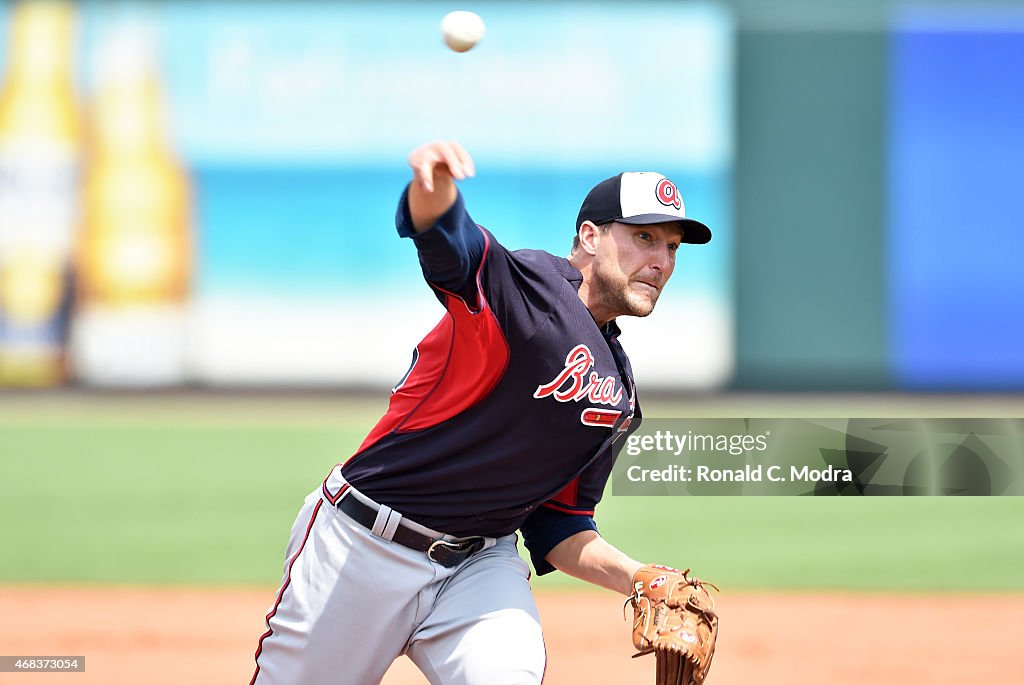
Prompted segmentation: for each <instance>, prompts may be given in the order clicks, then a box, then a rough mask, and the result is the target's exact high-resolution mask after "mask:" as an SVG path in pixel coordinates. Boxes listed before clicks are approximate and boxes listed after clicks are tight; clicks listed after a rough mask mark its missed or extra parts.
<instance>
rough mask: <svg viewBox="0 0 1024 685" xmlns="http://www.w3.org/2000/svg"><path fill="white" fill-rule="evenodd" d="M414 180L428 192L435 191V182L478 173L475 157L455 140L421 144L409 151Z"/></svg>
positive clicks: (457, 178) (443, 181)
mask: <svg viewBox="0 0 1024 685" xmlns="http://www.w3.org/2000/svg"><path fill="white" fill-rule="evenodd" d="M409 166H410V167H412V174H413V181H414V182H415V183H416V184H417V185H418V186H419V187H420V188H421V189H422V190H423V191H424V192H426V193H433V192H434V188H435V187H436V186H435V183H446V182H451V180H452V179H456V180H459V181H461V180H462V179H464V178H468V177H472V176H474V175H475V174H476V167H475V166H474V164H473V158H472V157H470V156H469V153H468V152H466V150H465V148H463V147H462V146H461V145H459V144H458V143H457V142H455V141H454V140H452V141H435V142H433V143H427V144H426V145H420V146H419V147H418V148H416V149H415V150H413V151H412V152H411V153H409Z"/></svg>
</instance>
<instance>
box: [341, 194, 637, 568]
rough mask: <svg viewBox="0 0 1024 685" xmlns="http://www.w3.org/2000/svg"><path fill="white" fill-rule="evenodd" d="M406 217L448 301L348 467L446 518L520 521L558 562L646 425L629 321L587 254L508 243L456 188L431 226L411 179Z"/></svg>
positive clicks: (487, 530) (482, 528)
mask: <svg viewBox="0 0 1024 685" xmlns="http://www.w3.org/2000/svg"><path fill="white" fill-rule="evenodd" d="M396 223H397V227H398V232H399V234H400V235H401V236H403V237H409V238H412V240H413V242H414V243H415V244H416V248H417V250H418V252H419V259H420V264H421V266H422V269H423V275H424V277H425V278H426V280H427V282H428V283H429V284H430V285H431V287H432V288H433V289H434V292H435V294H436V295H437V298H438V299H439V300H440V302H441V304H442V305H444V307H445V310H446V313H445V315H444V317H443V318H442V319H441V321H440V323H438V324H437V326H436V327H435V328H434V329H433V330H432V331H431V332H430V333H429V334H428V335H427V336H426V337H425V338H424V339H423V340H422V341H421V342H420V344H419V345H417V347H416V349H415V352H414V354H413V361H412V365H411V367H410V368H409V371H408V372H407V373H406V374H405V376H404V377H403V378H402V380H401V381H400V382H399V383H398V384H397V385H396V386H395V388H394V390H393V393H392V396H391V402H390V405H389V408H388V411H387V413H386V414H385V415H384V417H383V418H382V419H381V420H380V422H379V423H378V424H377V425H376V427H374V429H373V430H372V431H371V432H370V434H369V435H368V436H367V437H366V439H365V440H364V442H363V444H362V445H361V446H360V447H359V449H358V451H357V452H356V453H355V454H354V455H353V456H352V457H351V458H350V459H349V460H348V461H347V462H346V463H345V465H344V467H343V471H342V472H343V474H344V476H345V478H346V479H347V480H348V481H349V482H350V483H351V484H352V485H353V486H354V487H356V488H358V489H359V490H360V491H362V492H363V493H365V494H366V495H368V496H369V497H372V498H373V499H375V500H377V501H378V502H381V503H384V504H387V505H388V506H390V507H392V508H394V509H396V510H397V511H400V512H402V514H403V516H407V517H409V518H410V519H413V520H415V521H418V522H419V523H422V524H423V525H425V526H428V527H430V528H434V529H436V530H440V531H443V532H446V533H450V534H452V535H458V536H467V535H487V536H493V537H497V536H501V535H508V534H510V533H512V532H514V531H516V530H517V529H521V530H522V532H523V535H524V538H525V542H526V545H527V547H528V548H529V550H530V553H531V556H532V558H533V562H534V566H535V567H536V568H537V571H538V573H545V572H547V571H550V570H552V567H551V566H550V565H548V564H547V562H545V561H544V556H545V555H546V554H547V553H548V552H549V551H550V550H551V548H552V547H554V546H555V545H556V544H558V543H559V542H560V541H562V540H564V539H565V538H566V537H568V536H570V535H572V534H574V533H576V532H579V531H581V530H587V529H591V530H596V526H595V524H594V520H593V514H594V507H595V505H596V504H597V502H598V501H599V500H600V498H601V494H602V492H603V490H604V486H605V484H606V482H607V480H608V476H609V474H610V472H611V467H612V460H613V452H614V451H615V448H617V446H621V444H622V442H623V441H622V440H621V439H616V440H614V441H613V442H610V441H609V438H610V437H612V436H617V437H619V438H621V437H622V436H623V435H624V434H625V433H627V432H631V431H632V430H635V429H636V428H637V427H638V425H639V418H640V410H639V406H638V405H637V403H636V396H635V391H634V386H633V376H632V370H631V368H630V365H629V360H628V359H627V357H626V354H625V352H624V351H623V350H622V347H621V345H620V344H619V341H618V336H619V329H618V327H617V326H616V325H615V322H614V321H613V322H610V323H609V324H607V325H606V326H604V327H603V328H599V327H598V326H597V324H596V323H595V322H594V319H593V317H592V316H591V314H590V311H589V310H588V309H587V308H586V306H585V305H584V304H583V302H582V300H580V298H579V295H578V289H579V287H580V284H581V283H582V280H583V277H582V275H581V274H580V272H579V270H578V269H576V268H575V267H573V266H572V265H571V264H569V262H568V261H567V260H566V259H563V258H561V257H556V256H554V255H551V254H549V253H547V252H543V251H540V250H517V251H510V250H507V249H505V248H504V247H502V246H501V245H500V244H499V243H498V242H497V241H496V240H495V239H494V236H492V235H491V234H490V233H489V232H488V231H486V230H485V229H484V228H482V227H480V226H478V225H476V224H475V223H474V222H473V220H472V219H471V218H470V216H469V214H468V213H467V212H466V209H465V206H464V204H463V201H462V196H461V194H460V195H459V197H458V199H457V200H456V202H455V204H454V205H453V206H452V208H451V209H450V210H449V211H448V212H446V213H445V215H444V216H442V217H441V218H440V219H439V220H438V221H437V223H436V224H435V225H434V226H433V227H431V228H430V229H429V230H427V231H425V232H423V233H416V232H415V231H414V230H413V227H412V220H411V218H410V216H409V210H408V202H407V194H403V195H402V199H401V201H400V204H399V210H398V216H397V219H396ZM599 451H600V454H599V455H598V452H599ZM595 455H596V456H597V458H596V459H595V460H594V461H593V462H592V463H590V465H589V466H586V465H587V463H588V462H590V461H591V459H592V458H593V457H595ZM584 466H586V468H585V469H584ZM581 469H584V470H583V471H582V472H581Z"/></svg>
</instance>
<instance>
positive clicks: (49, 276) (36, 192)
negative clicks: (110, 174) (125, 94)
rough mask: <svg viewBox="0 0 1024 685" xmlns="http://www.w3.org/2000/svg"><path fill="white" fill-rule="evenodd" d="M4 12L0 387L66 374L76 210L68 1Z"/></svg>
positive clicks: (43, 382)
mask: <svg viewBox="0 0 1024 685" xmlns="http://www.w3.org/2000/svg"><path fill="white" fill-rule="evenodd" d="M8 18H9V21H10V25H9V39H10V42H9V43H8V50H7V57H8V59H7V69H6V74H5V75H4V80H3V83H2V85H0V386H5V385H6V386H12V385H14V386H46V385H54V384H57V383H60V382H62V381H63V380H64V377H65V363H64V359H65V357H64V348H65V343H66V335H67V323H68V314H69V305H70V290H69V286H70V261H69V260H70V256H71V250H72V245H73V242H74V232H75V227H76V225H77V223H78V218H79V217H78V183H79V180H78V168H79V161H80V160H79V121H78V116H77V108H76V104H75V92H74V77H73V68H72V61H73V56H74V29H75V26H74V24H75V15H74V6H73V5H72V4H71V3H70V2H54V1H52V0H51V1H40V0H35V1H30V2H20V3H17V4H16V5H14V6H13V9H12V11H11V13H10V14H9V16H8Z"/></svg>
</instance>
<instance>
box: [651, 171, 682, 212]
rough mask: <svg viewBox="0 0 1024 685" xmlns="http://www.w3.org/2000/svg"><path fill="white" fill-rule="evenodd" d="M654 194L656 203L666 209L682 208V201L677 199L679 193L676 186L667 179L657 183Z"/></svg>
mask: <svg viewBox="0 0 1024 685" xmlns="http://www.w3.org/2000/svg"><path fill="white" fill-rule="evenodd" d="M654 194H655V195H657V196H658V202H660V203H661V204H663V205H665V206H666V207H675V208H676V209H680V208H681V207H682V204H683V201H682V200H681V199H680V197H679V191H678V190H676V184H675V183H673V182H672V181H670V180H668V179H667V178H663V179H661V180H660V181H658V186H657V187H656V188H655V189H654Z"/></svg>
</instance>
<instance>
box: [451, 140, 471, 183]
mask: <svg viewBox="0 0 1024 685" xmlns="http://www.w3.org/2000/svg"><path fill="white" fill-rule="evenodd" d="M451 147H452V150H453V151H454V152H455V155H456V156H457V157H458V158H459V163H461V164H462V168H463V170H465V172H466V176H476V165H475V164H474V163H473V158H472V157H470V156H469V153H468V152H466V148H464V147H462V145H460V144H459V143H457V142H456V141H454V140H453V141H452V142H451Z"/></svg>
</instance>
